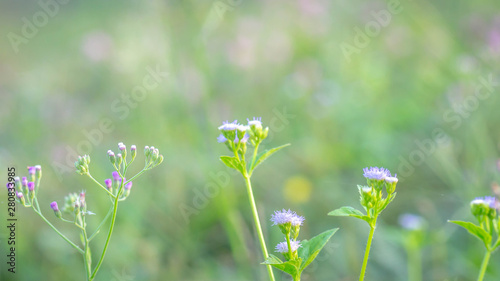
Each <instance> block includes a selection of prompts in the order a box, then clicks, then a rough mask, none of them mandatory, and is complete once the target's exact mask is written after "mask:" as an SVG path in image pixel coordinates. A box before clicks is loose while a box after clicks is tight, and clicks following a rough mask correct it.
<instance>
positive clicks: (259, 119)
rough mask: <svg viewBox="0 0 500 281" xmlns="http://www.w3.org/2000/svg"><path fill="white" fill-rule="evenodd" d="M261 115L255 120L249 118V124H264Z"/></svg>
mask: <svg viewBox="0 0 500 281" xmlns="http://www.w3.org/2000/svg"><path fill="white" fill-rule="evenodd" d="M261 119H262V118H261V117H254V118H253V120H250V119H248V118H247V121H248V126H262V122H261Z"/></svg>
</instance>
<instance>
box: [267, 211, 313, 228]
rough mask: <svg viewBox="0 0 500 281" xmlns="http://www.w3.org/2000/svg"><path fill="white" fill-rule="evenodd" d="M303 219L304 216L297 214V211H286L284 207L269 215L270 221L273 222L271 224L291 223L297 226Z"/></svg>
mask: <svg viewBox="0 0 500 281" xmlns="http://www.w3.org/2000/svg"><path fill="white" fill-rule="evenodd" d="M304 220H305V218H304V217H302V216H299V215H297V213H295V212H292V211H290V210H288V211H287V210H285V209H283V210H281V211H275V212H274V214H273V215H271V221H272V222H273V225H280V224H286V223H291V224H292V226H299V225H302V223H303V222H304Z"/></svg>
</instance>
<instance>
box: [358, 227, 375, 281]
mask: <svg viewBox="0 0 500 281" xmlns="http://www.w3.org/2000/svg"><path fill="white" fill-rule="evenodd" d="M376 223H377V218H375V219H374V221H373V222H372V224H370V234H369V235H368V241H367V242H366V249H365V257H364V259H363V266H362V267H361V274H360V275H359V281H363V280H364V279H365V272H366V265H367V264H368V256H369V255H370V248H371V246H372V240H373V233H375V225H376Z"/></svg>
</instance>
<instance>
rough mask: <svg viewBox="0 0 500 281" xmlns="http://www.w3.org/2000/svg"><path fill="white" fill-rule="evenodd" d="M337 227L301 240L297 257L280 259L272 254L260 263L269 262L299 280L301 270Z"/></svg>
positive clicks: (313, 257) (317, 252)
mask: <svg viewBox="0 0 500 281" xmlns="http://www.w3.org/2000/svg"><path fill="white" fill-rule="evenodd" d="M337 230H338V228H334V229H330V230H327V231H325V232H323V233H321V234H318V235H317V236H315V237H313V238H312V239H311V240H309V241H308V240H302V241H301V242H300V247H299V249H298V250H297V254H298V257H297V258H296V259H294V260H290V261H284V262H283V261H281V260H280V259H279V258H277V257H276V256H274V255H269V257H268V258H267V259H266V261H264V262H263V263H262V264H269V265H272V266H274V267H275V268H277V269H279V270H281V271H283V272H286V273H288V274H290V275H291V276H292V277H293V280H300V275H301V274H302V271H303V270H304V269H305V268H306V267H307V266H308V265H309V264H311V262H313V261H314V259H315V258H316V257H317V256H318V254H319V252H320V251H321V249H323V247H324V246H325V245H326V243H327V242H328V240H330V238H331V237H332V236H333V234H335V232H337Z"/></svg>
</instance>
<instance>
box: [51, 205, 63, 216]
mask: <svg viewBox="0 0 500 281" xmlns="http://www.w3.org/2000/svg"><path fill="white" fill-rule="evenodd" d="M50 208H51V209H52V210H53V211H54V215H56V217H57V218H59V219H60V218H61V217H62V214H61V211H60V210H59V207H58V206H57V202H56V201H54V202H52V203H50Z"/></svg>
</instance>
